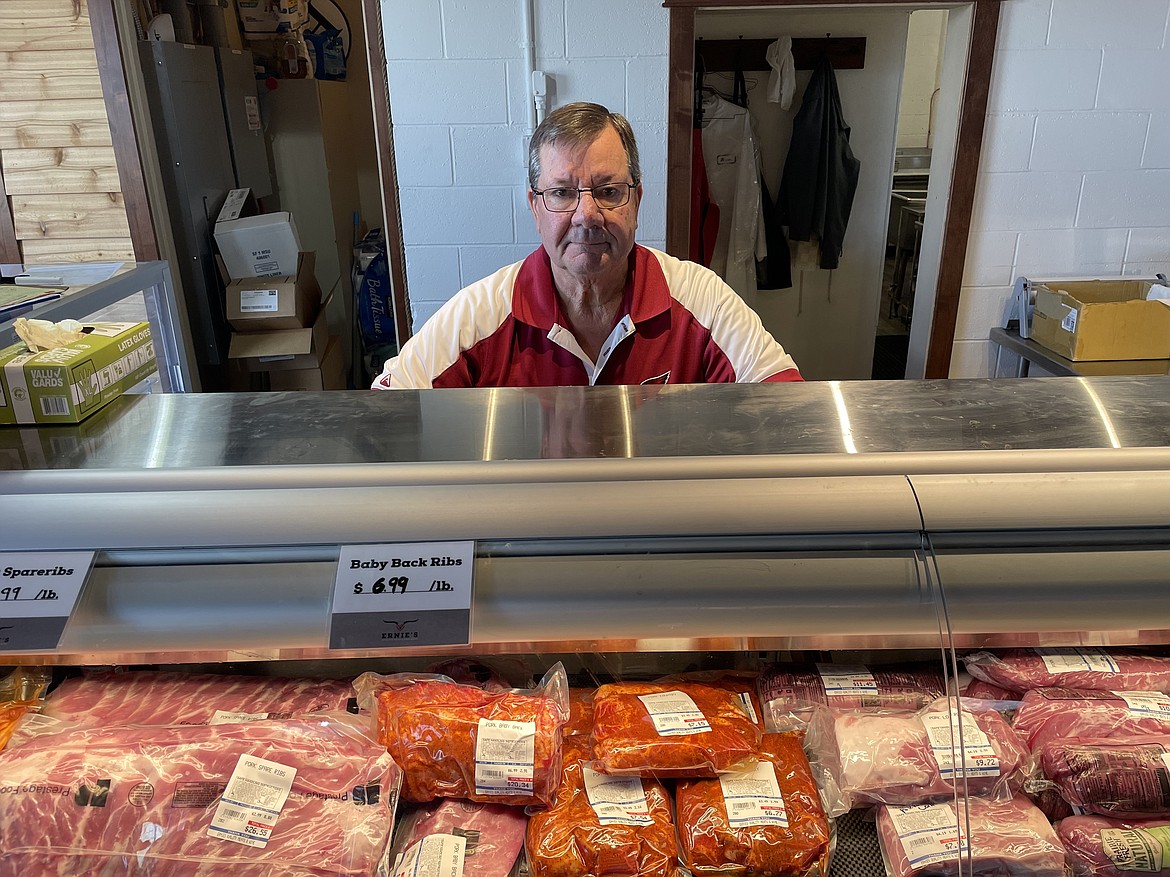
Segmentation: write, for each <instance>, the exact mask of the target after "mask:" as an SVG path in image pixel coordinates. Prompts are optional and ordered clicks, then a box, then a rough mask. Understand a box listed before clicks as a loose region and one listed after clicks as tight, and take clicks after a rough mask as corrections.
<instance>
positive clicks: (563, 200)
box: [532, 183, 635, 213]
mask: <svg viewBox="0 0 1170 877" xmlns="http://www.w3.org/2000/svg"><path fill="white" fill-rule="evenodd" d="M634 186H635V184H634V183H604V184H602V185H600V186H593V187H592V188H585V189H575V188H573V187H572V186H554V187H552V188H551V189H545V190H544V191H540V190H537V189H533V190H532V194H533V195H539V196H540V198H541V200H543V201H544V209H545V210H548V211H550V212H552V213H572V212H573V211H574V210H576V209H577V205H578V204H579V203H581V193H582V192H588V193H589V194H590V195H592V196H593V203H594V204H596V205H597V206H598V207H600V208H601V209H602V210H614V209H616V208H618V207H623V206H624V205H626V204H627V203H629V200H630V190H631V189H633V188H634Z"/></svg>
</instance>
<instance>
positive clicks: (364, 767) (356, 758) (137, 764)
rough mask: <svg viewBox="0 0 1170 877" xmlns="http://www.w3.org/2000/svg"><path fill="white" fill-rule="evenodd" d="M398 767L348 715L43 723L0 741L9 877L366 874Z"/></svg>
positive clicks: (376, 852) (376, 856)
mask: <svg viewBox="0 0 1170 877" xmlns="http://www.w3.org/2000/svg"><path fill="white" fill-rule="evenodd" d="M400 776H401V772H400V771H399V769H398V766H397V765H395V764H394V762H393V760H392V759H391V757H390V755H389V754H388V753H387V752H386V751H385V749H384V747H382V746H381V745H380V744H379V743H378V741H376V740H375V739H374V738H373V736H372V735H370V734H369V733H368V730H367V728H366V722H365V721H364V720H360V719H358V718H357V717H356V716H352V715H349V714H346V713H321V714H318V715H317V716H315V717H314V718H313V719H311V720H309V719H286V720H281V721H257V722H251V723H247V724H223V725H190V726H178V725H169V726H148V725H125V726H117V725H113V726H108V727H102V728H74V729H73V730H67V731H63V732H61V733H55V734H43V735H39V736H36V737H32V738H29V739H27V740H25V741H23V742H22V744H21V745H20V746H17V747H12V748H9V749H7V750H5V751H4V752H2V753H0V835H2V836H3V838H4V840H3V846H4V854H3V855H2V856H0V877H34V875H35V877H50V875H51V877H73V875H76V877H94V875H101V877H118V875H124V877H161V875H166V877H215V875H224V874H231V875H233V877H322V875H327V874H328V875H333V877H342V875H344V877H359V875H361V877H368V875H371V874H373V873H374V872H375V870H376V869H377V868H378V867H379V864H380V862H381V861H382V859H383V856H384V855H385V852H386V848H387V846H388V845H389V843H390V837H391V833H392V830H393V827H394V809H395V802H396V801H397V791H398V784H399V781H400Z"/></svg>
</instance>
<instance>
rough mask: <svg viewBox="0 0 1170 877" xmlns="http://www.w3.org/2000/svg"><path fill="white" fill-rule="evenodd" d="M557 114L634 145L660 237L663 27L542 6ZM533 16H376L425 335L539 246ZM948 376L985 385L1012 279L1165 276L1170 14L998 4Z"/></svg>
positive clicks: (620, 12)
mask: <svg viewBox="0 0 1170 877" xmlns="http://www.w3.org/2000/svg"><path fill="white" fill-rule="evenodd" d="M533 2H534V6H535V10H536V14H535V26H536V54H537V66H538V67H539V68H540V69H543V70H544V71H545V72H546V73H548V74H549V75H550V76H551V77H552V78H553V81H554V86H553V90H552V91H551V92H550V94H549V99H550V105H557V104H561V103H565V102H567V101H572V100H583V99H587V100H596V101H599V102H601V103H604V104H606V105H607V106H609V107H610V108H611V109H615V110H618V111H620V112H623V113H625V114H626V115H627V116H628V117H629V118H630V121H631V122H632V123H633V125H634V128H635V130H636V132H637V134H638V142H639V145H640V147H641V150H642V170H643V176H644V182H645V186H646V195H645V199H644V202H643V206H642V211H641V226H640V228H639V233H638V237H639V240H640V241H642V242H643V243H646V244H649V245H651V246H659V247H660V246H662V245H663V242H664V240H665V234H666V232H665V178H666V95H667V81H668V69H667V45H668V38H669V15H668V12H667V10H665V9H663V8H662V6H661V4H660V2H659V0H633V2H629V0H533ZM520 3H521V0H382V19H383V26H384V37H385V44H386V51H387V75H388V78H389V85H390V100H391V114H392V116H393V122H394V138H395V150H396V153H395V157H396V159H397V164H398V185H399V190H400V193H401V199H402V221H403V236H404V239H405V246H406V258H407V275H408V284H409V294H410V298H411V302H412V308H413V318H414V322H415V325H419V324H421V322H422V321H423V320H425V319H426V317H428V316H429V315H430V314H431V313H433V312H434V310H435V309H436V308H437V307H438V306H439V305H440V304H441V303H442V302H444V301H446V300H447V299H448V298H450V297H451V295H453V294H454V293H455V292H456V291H457V290H458V289H459V288H461V287H462V286H464V285H466V284H468V283H470V282H473V281H475V280H477V279H479V278H480V277H483V276H485V275H486V274H488V273H490V272H491V271H494V270H495V269H496V268H499V267H500V266H502V265H504V264H506V263H508V262H511V261H515V260H516V259H519V258H522V257H523V256H524V255H526V254H527V253H529V252H530V251H531V250H532V249H534V248H535V246H536V243H537V239H536V236H535V233H534V232H533V228H532V219H531V216H530V215H529V213H528V207H527V202H526V200H525V190H526V185H525V161H526V156H525V155H524V154H523V143H524V135H525V132H526V126H527V106H526V100H525V91H526V89H525V83H524V76H525V69H524V52H523V48H522V45H521V39H522V34H523V26H522V21H523V19H522V14H521V10H522V6H521V5H520ZM971 227H972V232H971V239H970V244H969V247H968V259H967V265H966V269H965V272H964V288H963V297H962V301H961V303H960V308H959V322H958V326H957V328H956V334H955V348H954V357H953V360H952V365H951V376H952V377H979V376H985V375H987V374H988V371H989V365H990V362H991V351H990V345H989V344H988V342H987V332H988V330H989V329H990V328H991V327H992V326H994V325H996V324H997V323H998V321H999V319H1000V315H1001V312H1002V309H1003V305H1004V302H1005V300H1006V298H1007V296H1008V293H1009V290H1010V288H1011V281H1012V279H1013V277H1015V276H1016V275H1017V274H1031V275H1034V276H1038V275H1042V274H1048V275H1055V274H1084V273H1099V274H1121V273H1126V274H1150V273H1152V272H1153V271H1155V270H1162V271H1165V270H1170V0H1124V2H1122V3H1106V2H1103V0H1005V2H1004V3H1003V13H1002V18H1001V22H1000V29H999V42H998V50H997V54H996V59H995V68H994V72H993V81H992V88H991V95H990V100H989V104H988V119H987V131H986V135H985V141H984V148H983V161H982V165H981V168H980V174H979V180H978V184H977V192H976V199H975V211H974V215H973V217H972V226H971Z"/></svg>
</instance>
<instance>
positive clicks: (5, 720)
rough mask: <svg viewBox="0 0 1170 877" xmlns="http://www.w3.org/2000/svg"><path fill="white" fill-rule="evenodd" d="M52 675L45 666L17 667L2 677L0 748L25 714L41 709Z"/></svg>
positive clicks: (0, 686) (6, 742) (6, 743)
mask: <svg viewBox="0 0 1170 877" xmlns="http://www.w3.org/2000/svg"><path fill="white" fill-rule="evenodd" d="M51 681H52V677H51V675H50V674H49V671H48V670H46V669H44V668H43V667H17V668H16V669H15V670H13V671H12V672H11V673H9V674H8V675H7V676H5V677H4V678H3V679H0V749H3V748H4V747H5V746H6V745H8V740H9V739H10V738H11V737H12V732H13V730H14V729H15V728H16V726H17V724H18V723H19V722H20V720H21V719H22V718H24V716H25V714H26V713H28V712H29V711H30V710H39V709H41V706H42V698H43V697H44V694H45V689H46V688H48V686H49V683H50V682H51Z"/></svg>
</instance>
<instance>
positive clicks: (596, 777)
mask: <svg viewBox="0 0 1170 877" xmlns="http://www.w3.org/2000/svg"><path fill="white" fill-rule="evenodd" d="M589 758H590V749H589V741H588V739H587V738H585V737H581V736H576V737H570V738H569V739H568V740H567V741H566V742H565V764H564V771H563V776H562V779H561V784H560V788H559V789H558V790H557V795H556V803H555V804H554V805H553V806H552V807H551V808H550V809H548V810H545V811H541V812H538V813H534V814H533V815H532V817H531V818H530V819H529V820H528V836H527V838H526V840H525V849H526V850H527V852H528V867H529V870H530V872H531V874H532V877H610V875H613V877H616V875H623V877H624V875H636V877H674V875H675V874H676V873H677V867H678V841H677V838H676V833H675V828H674V822H673V820H672V818H671V806H670V796H669V795H668V794H667V792H666V789H665V788H664V787H663V785H662V783H660V782H659V781H658V780H655V779H650V778H649V777H613V776H605V775H603V774H599V773H597V772H596V771H595V770H593V768H592V767H591V766H590V763H589Z"/></svg>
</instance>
